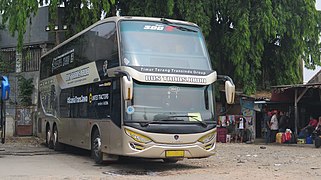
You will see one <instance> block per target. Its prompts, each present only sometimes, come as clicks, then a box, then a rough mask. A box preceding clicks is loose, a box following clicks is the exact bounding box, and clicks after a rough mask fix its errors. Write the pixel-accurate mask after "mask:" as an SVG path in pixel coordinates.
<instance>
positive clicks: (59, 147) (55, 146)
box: [52, 126, 63, 151]
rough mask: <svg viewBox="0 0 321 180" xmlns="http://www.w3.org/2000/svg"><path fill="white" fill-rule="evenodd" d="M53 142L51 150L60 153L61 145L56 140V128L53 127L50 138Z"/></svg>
mask: <svg viewBox="0 0 321 180" xmlns="http://www.w3.org/2000/svg"><path fill="white" fill-rule="evenodd" d="M52 138H53V140H52V143H53V149H54V150H55V151H61V150H63V145H62V144H61V143H60V142H59V140H58V128H57V126H54V131H53V136H52Z"/></svg>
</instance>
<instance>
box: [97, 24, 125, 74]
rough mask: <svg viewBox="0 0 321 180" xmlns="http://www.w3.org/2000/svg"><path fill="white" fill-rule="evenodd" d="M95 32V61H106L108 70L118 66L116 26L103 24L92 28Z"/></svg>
mask: <svg viewBox="0 0 321 180" xmlns="http://www.w3.org/2000/svg"><path fill="white" fill-rule="evenodd" d="M92 31H95V32H96V33H95V34H96V36H95V45H96V47H95V49H96V61H99V60H107V61H108V68H111V67H116V66H118V65H119V58H118V43H117V31H116V24H115V23H114V22H110V23H104V24H101V25H98V26H97V27H95V28H93V29H92Z"/></svg>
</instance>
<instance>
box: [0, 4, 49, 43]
mask: <svg viewBox="0 0 321 180" xmlns="http://www.w3.org/2000/svg"><path fill="white" fill-rule="evenodd" d="M31 22H32V24H31V25H30V24H29V20H28V21H27V29H26V33H25V34H24V44H25V45H32V44H42V43H44V42H49V41H52V42H54V36H50V34H48V32H46V31H45V27H46V26H47V25H48V24H49V15H48V7H42V8H39V9H38V12H37V14H36V16H34V17H32V20H31ZM0 37H1V40H0V48H1V49H3V48H9V47H16V46H17V34H15V36H14V37H12V36H11V34H10V33H9V32H8V31H7V30H3V31H0Z"/></svg>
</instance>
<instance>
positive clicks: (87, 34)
mask: <svg viewBox="0 0 321 180" xmlns="http://www.w3.org/2000/svg"><path fill="white" fill-rule="evenodd" d="M220 78H222V79H224V80H225V91H226V99H227V102H228V103H233V101H234V93H235V87H234V84H233V82H232V80H231V79H230V78H229V77H227V76H219V75H217V74H216V72H215V71H214V70H212V66H211V61H210V58H209V55H208V52H207V49H206V45H205V41H204V38H203V35H202V33H201V31H200V28H199V27H198V26H197V25H196V24H194V23H190V22H184V21H177V20H171V19H164V18H146V17H110V18H106V19H104V20H101V21H99V22H97V23H95V24H93V25H92V26H90V27H88V28H87V29H85V30H83V31H82V32H80V33H78V34H76V35H75V36H73V37H71V38H70V39H68V40H66V41H65V42H63V43H61V44H60V45H58V46H57V47H55V48H54V49H52V50H50V51H49V52H48V53H46V54H44V55H43V56H42V58H41V67H40V82H39V110H38V121H39V122H40V123H39V124H40V125H39V126H41V128H42V133H41V134H40V136H42V137H44V138H46V144H47V145H48V146H49V147H50V148H54V149H56V150H58V149H59V148H60V147H61V146H62V145H63V144H68V145H72V146H75V147H79V148H84V149H88V150H91V152H92V156H93V157H94V159H95V161H96V163H101V162H103V161H106V160H115V159H117V158H118V157H119V156H130V157H142V158H154V159H163V160H164V161H166V162H176V161H177V160H180V159H183V158H202V157H208V156H211V155H213V153H214V152H213V151H214V149H215V141H216V125H217V117H216V114H215V110H214V109H215V99H214V89H213V87H214V86H213V83H214V82H215V81H216V80H218V79H220Z"/></svg>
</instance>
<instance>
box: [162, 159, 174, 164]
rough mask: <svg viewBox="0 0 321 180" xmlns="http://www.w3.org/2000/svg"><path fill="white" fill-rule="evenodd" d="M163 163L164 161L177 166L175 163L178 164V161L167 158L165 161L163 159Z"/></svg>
mask: <svg viewBox="0 0 321 180" xmlns="http://www.w3.org/2000/svg"><path fill="white" fill-rule="evenodd" d="M163 161H164V163H168V164H175V163H177V161H178V159H171V158H165V159H163Z"/></svg>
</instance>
